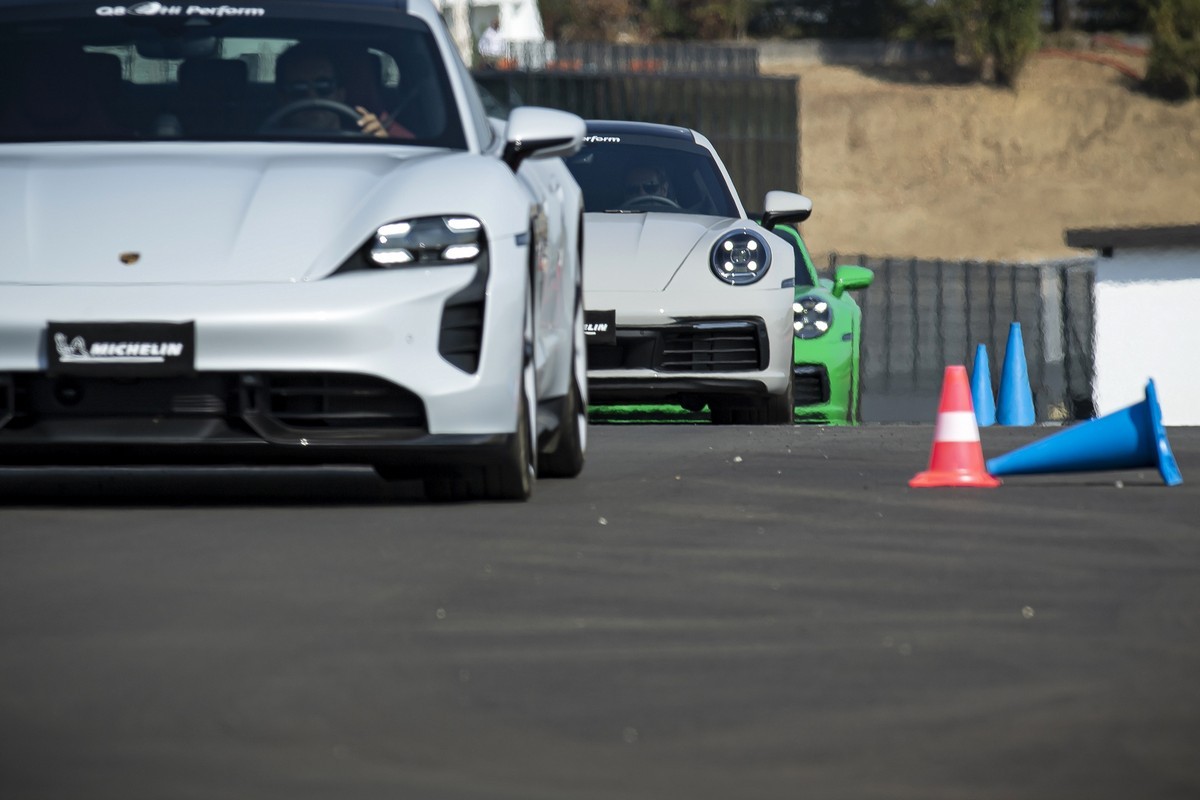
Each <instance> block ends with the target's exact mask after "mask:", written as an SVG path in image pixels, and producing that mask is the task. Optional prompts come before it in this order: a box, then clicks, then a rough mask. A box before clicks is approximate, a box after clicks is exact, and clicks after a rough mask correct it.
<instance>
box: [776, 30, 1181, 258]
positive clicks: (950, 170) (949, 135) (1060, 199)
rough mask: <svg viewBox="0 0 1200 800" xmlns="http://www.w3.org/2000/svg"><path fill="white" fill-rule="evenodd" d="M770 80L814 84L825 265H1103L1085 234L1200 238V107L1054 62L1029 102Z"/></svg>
mask: <svg viewBox="0 0 1200 800" xmlns="http://www.w3.org/2000/svg"><path fill="white" fill-rule="evenodd" d="M1121 60H1122V61H1123V62H1125V63H1126V64H1129V65H1131V66H1132V67H1134V68H1135V69H1138V70H1141V69H1143V68H1144V65H1143V64H1141V63H1140V60H1139V59H1137V58H1136V57H1123V58H1122V59H1121ZM764 71H765V72H768V73H769V74H796V75H799V76H800V81H801V83H800V86H801V88H800V96H801V105H800V108H801V111H800V115H801V146H800V149H801V157H800V162H801V166H800V170H801V181H800V185H801V190H802V191H803V192H804V193H805V194H807V195H809V196H810V197H811V198H812V199H813V206H814V212H813V216H812V218H811V220H810V221H809V222H807V223H805V225H804V234H805V238H806V240H807V241H808V243H809V245H810V247H811V248H812V250H813V254H814V256H815V257H816V258H817V260H818V263H819V264H821V265H824V264H825V263H827V259H828V253H829V252H830V251H836V252H838V253H841V254H858V253H865V254H867V255H870V256H897V257H910V256H911V257H920V258H946V259H979V260H986V259H997V260H1012V261H1035V260H1042V259H1051V258H1059V257H1069V256H1074V255H1085V254H1087V253H1086V252H1085V251H1079V250H1073V249H1071V248H1068V247H1067V246H1066V244H1065V241H1064V231H1065V230H1067V229H1070V228H1093V227H1138V226H1147V225H1169V224H1194V223H1200V100H1193V101H1190V102H1188V103H1184V104H1178V103H1168V102H1165V101H1161V100H1157V99H1154V98H1151V97H1149V96H1147V95H1145V94H1143V93H1141V92H1139V91H1138V90H1137V89H1136V84H1135V82H1134V81H1132V80H1131V79H1130V78H1128V77H1127V76H1125V75H1123V74H1122V72H1121V71H1120V70H1118V69H1115V68H1113V67H1112V66H1105V65H1102V64H1096V63H1089V62H1084V61H1079V60H1075V59H1072V58H1064V57H1061V56H1058V55H1056V54H1053V53H1045V54H1040V55H1038V56H1037V57H1035V58H1034V59H1033V60H1032V61H1031V63H1030V64H1029V65H1028V66H1027V68H1026V70H1025V72H1024V73H1023V74H1022V76H1021V81H1020V84H1019V86H1018V88H1017V90H1016V91H1015V92H1014V91H1009V90H1005V89H999V88H991V87H986V86H982V85H979V84H975V83H970V82H968V81H967V80H966V78H965V76H963V75H962V74H960V73H958V72H957V71H956V70H954V69H953V67H951V68H949V69H944V70H943V71H942V73H941V74H935V73H933V72H931V71H929V69H928V68H918V67H912V66H910V67H894V68H855V67H844V66H832V65H820V66H809V65H805V66H796V65H788V64H786V63H783V64H773V65H771V66H770V67H769V68H764Z"/></svg>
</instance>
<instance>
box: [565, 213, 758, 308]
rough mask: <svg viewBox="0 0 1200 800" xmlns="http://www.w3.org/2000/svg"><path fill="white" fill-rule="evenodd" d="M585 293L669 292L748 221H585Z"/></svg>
mask: <svg viewBox="0 0 1200 800" xmlns="http://www.w3.org/2000/svg"><path fill="white" fill-rule="evenodd" d="M584 220H585V223H586V231H585V233H584V253H583V263H584V265H585V267H584V271H583V275H584V289H585V290H590V291H601V292H620V291H641V292H644V291H647V290H649V291H663V290H665V289H666V288H667V286H669V285H670V283H671V280H672V278H674V277H675V275H676V274H677V273H678V272H679V269H680V267H682V266H683V264H684V263H685V262H688V261H700V262H702V263H705V264H707V262H708V248H710V247H711V246H712V245H713V244H715V243H716V240H717V239H718V238H719V237H720V236H721V234H723V233H725V232H726V231H729V230H738V229H741V228H743V227H747V226H748V225H750V223H749V222H748V221H747V220H739V219H730V218H728V217H709V216H698V215H695V214H666V213H662V212H648V213H629V214H626V213H589V214H586V215H585V216H584Z"/></svg>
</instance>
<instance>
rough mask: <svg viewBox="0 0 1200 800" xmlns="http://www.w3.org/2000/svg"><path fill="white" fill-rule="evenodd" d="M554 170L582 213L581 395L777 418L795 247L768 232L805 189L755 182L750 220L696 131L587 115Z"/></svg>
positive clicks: (786, 363) (784, 379)
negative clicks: (579, 141)
mask: <svg viewBox="0 0 1200 800" xmlns="http://www.w3.org/2000/svg"><path fill="white" fill-rule="evenodd" d="M567 166H568V167H569V168H570V170H571V173H572V174H573V175H574V176H575V179H576V180H577V181H578V183H579V185H580V186H581V187H582V189H583V195H584V207H585V210H586V214H585V215H584V220H585V224H584V258H585V259H586V261H587V265H588V269H587V273H586V275H585V276H584V306H585V308H586V309H587V311H586V314H587V336H588V385H589V387H590V388H589V392H590V396H591V398H592V401H593V402H594V403H597V404H606V405H644V404H677V405H679V406H682V407H683V408H685V409H687V410H689V411H701V410H703V409H704V408H705V406H707V407H708V409H709V411H710V419H711V420H712V421H713V422H715V423H725V424H728V423H744V424H788V423H791V421H792V413H793V412H792V398H793V391H792V387H793V383H792V381H793V378H792V349H793V348H792V333H793V329H792V325H793V310H792V302H793V299H794V298H793V286H794V283H795V255H794V252H795V251H794V249H793V248H792V246H791V245H790V244H788V242H786V241H785V240H784V239H782V238H780V237H779V236H777V235H776V234H774V233H772V231H771V228H772V227H773V226H774V225H776V224H778V223H784V222H799V221H802V220H804V219H805V218H807V217H808V215H809V214H810V213H811V212H812V203H811V202H810V201H809V199H808V198H806V197H804V196H803V195H799V194H795V193H791V192H781V191H776V192H768V193H767V195H766V198H765V200H764V204H765V205H764V208H765V212H764V215H763V221H762V224H761V225H760V224H758V223H756V222H755V221H754V220H752V219H750V218H749V217H748V216H747V214H746V211H745V209H744V208H743V206H742V202H741V200H740V199H739V198H738V194H737V191H736V190H735V188H734V186H733V183H732V181H731V180H730V178H729V173H728V172H727V171H726V169H725V166H724V164H722V163H721V159H720V158H719V157H718V156H717V153H716V151H715V150H714V149H713V146H712V144H711V143H710V142H709V141H708V139H707V138H705V137H704V136H703V135H701V134H700V133H698V132H696V131H694V130H690V129H688V128H680V127H674V126H668V125H657V124H649V123H641V122H614V121H595V120H593V121H589V122H588V135H587V137H586V139H585V140H584V146H583V148H582V149H581V150H580V151H579V152H578V153H577V154H576V155H574V156H571V157H570V158H568V159H567Z"/></svg>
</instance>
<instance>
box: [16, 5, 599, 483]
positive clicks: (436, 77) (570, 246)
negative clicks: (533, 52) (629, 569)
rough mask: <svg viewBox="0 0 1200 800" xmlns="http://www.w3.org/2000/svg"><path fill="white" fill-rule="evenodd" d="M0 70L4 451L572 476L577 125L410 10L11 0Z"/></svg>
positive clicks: (577, 402)
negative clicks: (468, 62)
mask: <svg viewBox="0 0 1200 800" xmlns="http://www.w3.org/2000/svg"><path fill="white" fill-rule="evenodd" d="M100 3H103V0H100ZM0 75H3V78H4V80H3V83H4V86H3V89H2V90H0V309H3V313H2V314H0V464H10V465H12V464H97V465H108V464H178V463H208V464H260V463H262V464H292V463H297V464H333V463H338V464H367V465H371V466H373V467H375V468H376V470H378V471H379V473H380V474H382V475H383V476H384V477H388V478H408V477H419V478H422V479H424V482H425V487H426V489H427V491H428V492H429V494H430V495H431V496H433V497H435V498H438V499H452V498H458V497H482V498H507V499H524V498H525V497H527V496H528V495H529V493H530V491H531V487H532V484H533V482H534V478H535V476H537V475H539V474H540V475H548V476H573V475H575V474H577V473H579V471H580V470H581V468H582V466H583V459H584V450H585V441H586V405H587V395H586V391H587V386H586V382H587V381H586V360H585V358H586V353H585V345H584V339H583V310H582V300H581V295H582V288H581V269H580V266H581V260H580V249H581V239H580V226H581V216H582V197H581V194H580V190H579V187H578V185H577V184H576V183H575V181H574V179H573V178H572V176H571V175H570V173H569V172H568V171H567V169H566V168H565V166H564V164H563V162H562V159H561V157H562V156H564V155H569V154H571V153H573V152H575V151H576V150H577V149H578V147H579V145H580V142H581V140H582V138H583V135H584V123H583V121H582V120H581V119H579V118H578V117H576V116H574V115H571V114H567V113H564V112H561V111H554V110H549V109H536V108H522V109H518V110H517V111H515V112H514V113H513V114H512V115H511V116H510V117H509V119H508V121H507V122H506V123H505V122H500V121H498V120H494V119H489V118H488V117H487V115H486V113H485V111H484V108H483V105H482V103H481V102H480V99H479V96H478V93H477V91H476V89H475V87H474V83H473V81H472V80H471V77H470V74H469V73H468V72H467V70H466V68H465V67H464V66H463V64H462V61H461V60H460V59H459V57H458V54H457V51H456V50H455V47H454V44H453V42H452V41H451V39H450V37H449V35H448V34H447V32H446V29H445V25H444V23H443V21H442V18H441V16H440V15H439V13H438V11H437V10H436V8H435V7H434V6H433V5H432V3H430V2H429V1H428V0H407V1H406V2H401V3H395V2H382V1H381V0H349V1H348V2H337V1H336V0H333V1H331V0H322V2H309V1H308V0H288V1H287V2H274V1H273V0H249V3H248V4H247V5H242V4H240V3H235V4H232V5H225V4H220V5H189V4H186V3H181V4H171V3H159V2H137V3H133V4H131V5H103V4H98V3H97V2H96V0H93V2H90V3H80V2H71V1H70V0H49V2H46V1H42V2H33V0H4V2H2V3H0Z"/></svg>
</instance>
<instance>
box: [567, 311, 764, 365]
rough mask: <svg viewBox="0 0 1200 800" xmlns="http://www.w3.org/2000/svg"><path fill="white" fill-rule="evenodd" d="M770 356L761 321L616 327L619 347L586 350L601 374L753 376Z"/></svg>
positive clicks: (593, 345)
mask: <svg viewBox="0 0 1200 800" xmlns="http://www.w3.org/2000/svg"><path fill="white" fill-rule="evenodd" d="M769 355H770V353H769V349H768V346H767V331H766V326H765V325H764V324H763V322H762V320H729V321H721V322H690V323H680V324H675V325H664V326H662V327H653V328H632V327H623V326H617V342H616V344H601V345H595V344H592V345H589V346H588V365H589V368H591V369H601V370H603V369H650V370H654V371H655V372H676V373H680V372H682V373H706V372H753V371H757V370H761V369H765V368H766V366H767V362H768V360H769Z"/></svg>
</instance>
